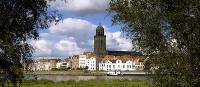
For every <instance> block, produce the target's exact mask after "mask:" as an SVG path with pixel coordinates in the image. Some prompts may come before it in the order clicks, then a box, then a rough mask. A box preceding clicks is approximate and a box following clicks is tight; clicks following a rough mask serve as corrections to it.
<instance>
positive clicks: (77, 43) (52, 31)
mask: <svg viewBox="0 0 200 87" xmlns="http://www.w3.org/2000/svg"><path fill="white" fill-rule="evenodd" d="M67 1H68V2H65V1H63V0H56V1H55V2H48V4H49V5H50V6H51V7H50V9H55V10H58V11H59V13H60V14H61V15H62V17H63V19H62V20H61V21H60V22H59V23H58V24H57V25H55V24H53V23H52V24H51V25H50V27H49V29H47V30H41V31H40V39H39V40H32V41H31V44H32V45H33V46H34V48H35V52H34V56H54V57H55V56H57V57H68V56H71V55H77V54H81V53H83V52H85V51H93V36H94V35H95V28H96V27H97V26H98V25H99V24H101V25H102V26H103V27H104V29H105V34H106V36H107V37H106V41H107V49H108V50H124V51H126V50H131V49H132V45H131V41H130V40H128V39H126V38H125V37H124V36H123V35H122V33H121V31H120V28H121V26H120V25H114V26H113V25H112V21H111V16H110V15H108V13H107V12H106V11H105V9H107V7H108V3H109V0H67Z"/></svg>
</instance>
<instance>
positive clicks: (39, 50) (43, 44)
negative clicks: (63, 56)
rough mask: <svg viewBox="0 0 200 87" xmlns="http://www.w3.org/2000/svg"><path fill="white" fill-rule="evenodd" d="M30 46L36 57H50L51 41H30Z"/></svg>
mask: <svg viewBox="0 0 200 87" xmlns="http://www.w3.org/2000/svg"><path fill="white" fill-rule="evenodd" d="M31 44H32V45H33V47H34V48H35V54H36V56H37V55H39V56H45V55H51V54H52V49H51V48H50V47H51V46H52V44H51V41H47V40H44V39H41V40H37V41H34V40H33V41H31Z"/></svg>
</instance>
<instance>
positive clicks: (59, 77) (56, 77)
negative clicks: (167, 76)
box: [25, 75, 147, 82]
mask: <svg viewBox="0 0 200 87" xmlns="http://www.w3.org/2000/svg"><path fill="white" fill-rule="evenodd" d="M37 77H38V79H47V80H52V81H55V82H57V81H68V80H75V81H80V80H114V79H127V80H145V79H147V76H137V75H134V76H66V75H37ZM25 78H26V79H34V76H33V75H25Z"/></svg>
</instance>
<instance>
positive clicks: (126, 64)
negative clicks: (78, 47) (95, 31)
mask: <svg viewBox="0 0 200 87" xmlns="http://www.w3.org/2000/svg"><path fill="white" fill-rule="evenodd" d="M142 60H143V59H142V58H140V57H138V56H128V55H127V56H113V55H106V56H105V57H104V58H103V59H102V60H101V61H99V62H97V61H96V57H95V55H94V54H93V53H92V52H91V53H89V52H88V53H83V54H81V55H79V68H84V67H86V66H87V67H88V70H90V71H93V70H101V71H115V70H120V71H134V70H143V69H144V64H143V62H142Z"/></svg>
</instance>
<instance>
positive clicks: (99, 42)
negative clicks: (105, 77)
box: [94, 25, 107, 58]
mask: <svg viewBox="0 0 200 87" xmlns="http://www.w3.org/2000/svg"><path fill="white" fill-rule="evenodd" d="M94 53H95V54H96V56H97V57H99V58H100V57H103V56H104V55H106V54H107V51H106V35H104V28H103V27H102V26H101V25H99V26H98V27H97V28H96V35H95V36H94Z"/></svg>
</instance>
